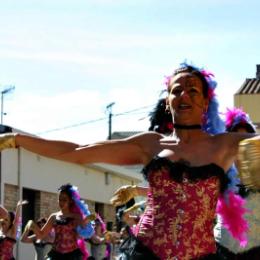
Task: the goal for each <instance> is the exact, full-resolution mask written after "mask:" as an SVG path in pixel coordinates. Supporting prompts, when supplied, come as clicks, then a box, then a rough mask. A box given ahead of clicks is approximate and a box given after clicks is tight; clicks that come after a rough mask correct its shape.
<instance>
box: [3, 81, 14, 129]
mask: <svg viewBox="0 0 260 260" xmlns="http://www.w3.org/2000/svg"><path fill="white" fill-rule="evenodd" d="M14 89H15V86H11V87H8V88H5V89H4V90H2V91H1V125H2V124H3V115H5V113H4V95H5V94H7V93H9V92H11V91H12V90H14Z"/></svg>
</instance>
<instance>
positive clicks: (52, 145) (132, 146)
mask: <svg viewBox="0 0 260 260" xmlns="http://www.w3.org/2000/svg"><path fill="white" fill-rule="evenodd" d="M161 138H162V136H161V135H159V134H157V133H152V132H149V133H143V134H139V135H136V136H133V137H130V138H126V139H120V140H109V141H104V142H99V143H94V144H91V145H86V146H80V145H78V144H75V143H70V142H65V141H55V140H47V139H42V138H38V137H34V136H27V135H22V134H17V135H16V136H15V146H16V147H23V148H25V149H26V150H29V151H31V152H34V153H37V154H40V155H43V156H46V157H50V158H53V159H58V160H63V161H67V162H72V163H78V164H87V163H97V162H103V163H111V164H118V165H126V164H145V163H147V162H148V161H149V160H150V159H151V158H150V157H151V156H152V155H153V154H154V153H156V152H158V151H159V149H158V145H155V144H156V143H158V140H159V139H161Z"/></svg>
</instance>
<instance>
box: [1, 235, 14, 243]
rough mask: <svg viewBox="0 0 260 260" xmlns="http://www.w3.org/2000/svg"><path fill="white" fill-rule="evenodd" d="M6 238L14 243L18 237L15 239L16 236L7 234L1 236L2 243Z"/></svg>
mask: <svg viewBox="0 0 260 260" xmlns="http://www.w3.org/2000/svg"><path fill="white" fill-rule="evenodd" d="M4 240H9V241H11V242H13V243H16V239H14V238H11V237H7V236H0V243H2V242H3V241H4Z"/></svg>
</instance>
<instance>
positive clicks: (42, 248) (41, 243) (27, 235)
mask: <svg viewBox="0 0 260 260" xmlns="http://www.w3.org/2000/svg"><path fill="white" fill-rule="evenodd" d="M46 222H47V220H46V219H45V218H40V219H38V220H37V221H36V225H37V226H38V227H39V228H40V229H41V228H42V227H43V226H44V225H45V224H46ZM54 235H55V234H54V232H53V231H51V232H50V233H48V235H47V236H46V237H44V238H43V239H37V238H36V235H35V234H31V232H30V230H29V229H28V228H25V229H24V232H23V234H22V236H21V241H22V242H23V243H32V244H33V246H34V249H35V260H44V259H45V256H46V255H47V254H48V253H49V251H50V250H51V248H52V244H53V242H54Z"/></svg>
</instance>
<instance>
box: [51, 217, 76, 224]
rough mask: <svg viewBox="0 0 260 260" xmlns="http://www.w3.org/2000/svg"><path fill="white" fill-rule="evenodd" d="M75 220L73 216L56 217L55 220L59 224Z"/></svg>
mask: <svg viewBox="0 0 260 260" xmlns="http://www.w3.org/2000/svg"><path fill="white" fill-rule="evenodd" d="M72 220H73V218H61V219H60V218H59V219H58V218H56V219H55V222H56V224H57V225H67V224H68V223H70V222H71V221H72Z"/></svg>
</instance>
